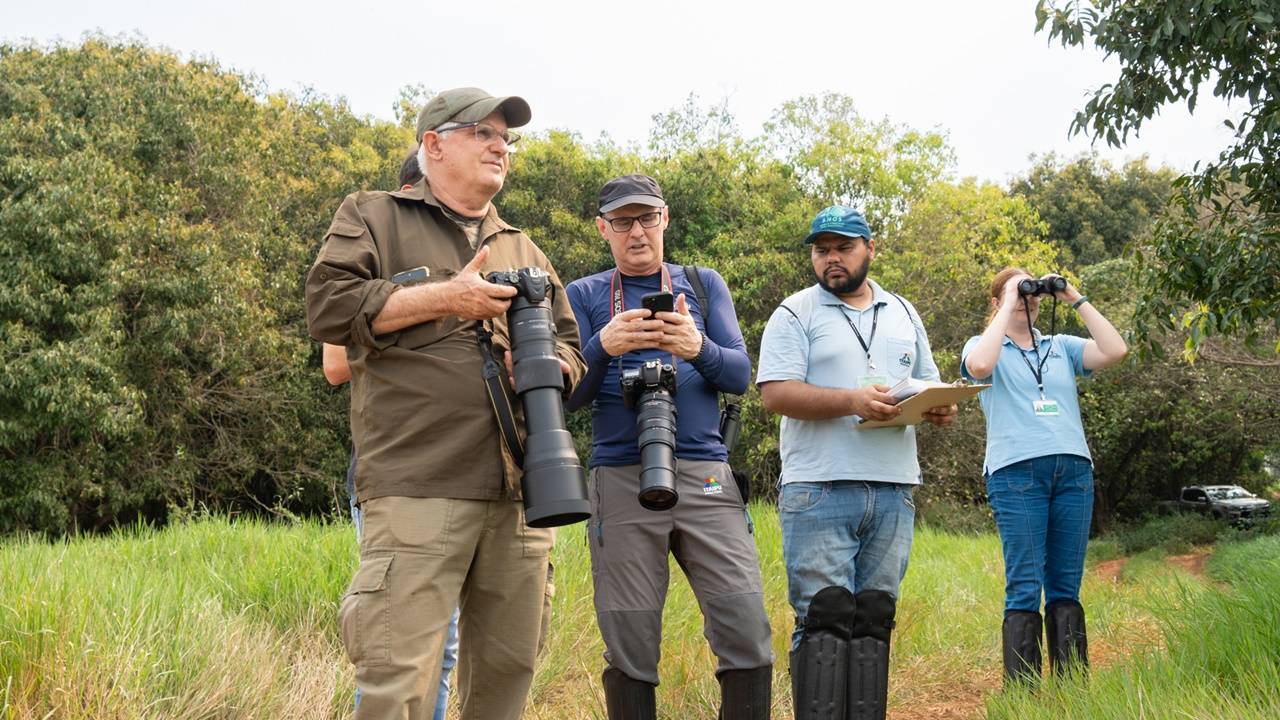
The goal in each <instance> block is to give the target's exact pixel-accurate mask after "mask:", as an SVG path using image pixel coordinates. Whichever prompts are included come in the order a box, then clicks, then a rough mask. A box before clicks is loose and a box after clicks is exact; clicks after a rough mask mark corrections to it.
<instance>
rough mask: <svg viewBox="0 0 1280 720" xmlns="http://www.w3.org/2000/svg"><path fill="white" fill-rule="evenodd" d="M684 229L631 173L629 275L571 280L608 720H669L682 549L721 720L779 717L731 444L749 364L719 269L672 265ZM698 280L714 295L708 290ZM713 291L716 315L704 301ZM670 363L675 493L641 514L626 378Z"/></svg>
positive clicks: (610, 226) (613, 184)
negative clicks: (653, 364)
mask: <svg viewBox="0 0 1280 720" xmlns="http://www.w3.org/2000/svg"><path fill="white" fill-rule="evenodd" d="M669 221H670V216H669V212H668V209H667V204H666V201H665V200H664V199H663V196H662V189H661V188H660V187H659V186H658V183H657V182H655V181H654V180H653V179H652V178H650V177H648V176H645V175H624V176H622V177H619V178H615V179H613V180H611V181H609V182H608V183H606V184H605V186H604V188H603V189H602V190H601V192H600V215H599V217H597V218H596V227H597V228H598V229H599V231H600V235H601V236H602V237H603V238H604V239H605V240H606V241H608V243H609V249H610V251H611V252H612V254H613V259H614V262H615V264H616V267H615V268H613V269H611V270H606V271H604V272H601V273H597V274H595V275H592V276H590V277H586V278H582V279H581V280H577V281H575V282H573V283H570V284H569V287H568V288H567V294H568V296H569V304H570V306H571V307H572V308H573V313H574V316H575V317H576V319H577V321H578V328H579V332H580V334H581V339H582V346H583V356H584V357H585V359H586V361H587V374H586V377H584V378H583V380H582V383H581V384H579V385H578V387H577V389H576V390H575V392H574V393H573V395H572V396H571V397H570V399H569V403H568V407H569V409H576V408H579V407H584V406H586V405H588V404H590V405H591V408H592V433H591V441H592V451H591V462H590V465H591V472H590V477H591V499H592V505H593V507H592V510H593V512H592V519H591V520H590V521H589V522H588V534H589V544H590V548H591V568H592V578H593V582H594V589H595V607H596V618H597V621H598V622H599V625H600V632H601V635H602V636H603V637H604V642H605V654H604V658H605V662H606V669H605V671H604V689H605V699H606V703H607V706H608V717H609V719H610V720H621V719H627V720H644V719H650V718H654V717H656V712H657V711H656V704H655V697H654V688H655V687H656V686H657V684H658V654H659V646H660V644H661V639H662V606H663V603H664V601H665V599H666V591H667V581H668V572H667V568H668V561H667V555H668V553H670V554H673V555H674V556H675V557H676V560H677V561H678V562H679V563H680V567H681V568H682V569H684V571H685V575H686V576H687V577H688V579H689V584H690V586H691V587H692V588H693V591H694V593H695V594H696V595H697V597H698V603H699V605H700V607H701V608H702V613H703V617H704V619H705V620H704V622H705V635H706V637H707V640H708V641H709V642H710V644H711V650H712V652H714V653H715V655H716V657H717V658H718V660H719V662H718V665H717V668H716V675H717V677H718V679H719V681H720V688H721V717H723V718H734V719H742V720H754V719H755V718H767V717H768V716H769V705H770V701H769V698H770V679H771V675H772V664H773V652H772V650H771V647H770V635H769V621H768V617H767V616H766V615H765V611H764V595H763V591H762V587H761V582H760V569H759V561H758V558H757V556H756V548H755V543H754V542H753V540H752V537H751V534H750V531H749V529H748V525H747V517H746V515H745V513H744V512H743V500H742V497H741V493H740V492H739V490H738V487H737V485H736V484H735V482H734V480H733V476H732V472H731V471H730V469H729V464H728V451H727V450H726V449H725V446H724V442H723V438H722V437H721V434H720V422H719V418H720V407H719V402H718V394H719V393H720V392H725V393H730V394H735V395H736V394H740V393H742V392H743V391H744V390H745V389H746V387H747V384H748V382H750V379H751V360H750V358H748V356H747V348H746V343H745V342H744V341H743V339H742V331H741V330H740V329H739V328H738V319H737V315H736V314H735V313H734V309H733V298H732V297H730V295H729V289H728V287H726V285H725V282H724V280H723V279H722V278H721V277H720V275H719V274H718V273H716V272H715V271H714V270H709V269H697V270H695V271H696V272H697V274H698V277H697V278H696V279H695V280H691V279H690V277H689V276H688V275H687V274H686V270H685V269H684V268H681V267H680V266H676V265H669V264H667V263H664V262H663V232H664V231H665V230H666V227H667V224H668V222H669ZM697 281H700V282H701V285H702V287H704V288H705V293H699V292H698V291H697V289H698V288H697V286H696V285H695V284H694V283H695V282H697ZM700 294H705V296H706V298H707V302H706V304H707V306H708V307H702V306H701V305H702V303H701V302H700V301H699V299H698V296H699V295H700ZM651 360H658V361H660V363H662V364H669V365H670V366H671V368H672V369H673V370H674V373H675V378H674V387H675V392H674V393H673V398H672V399H673V400H674V403H675V411H676V423H675V425H676V430H675V453H674V454H675V458H676V460H675V465H676V466H675V487H674V489H675V497H676V503H675V505H674V506H671V507H669V508H667V509H663V510H651V509H647V508H646V507H643V506H641V504H640V501H639V500H638V498H637V495H638V493H639V490H640V485H641V469H642V465H641V456H640V449H639V445H638V440H639V434H638V432H637V428H636V417H637V412H636V410H635V409H633V408H632V407H630V406H629V405H628V402H627V399H626V398H624V396H623V390H622V386H621V383H620V378H621V376H622V374H623V373H624V372H625V371H629V370H634V369H636V368H639V367H641V366H642V365H643V364H645V363H646V362H647V361H651Z"/></svg>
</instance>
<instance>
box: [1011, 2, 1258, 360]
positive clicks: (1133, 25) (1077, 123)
mask: <svg viewBox="0 0 1280 720" xmlns="http://www.w3.org/2000/svg"><path fill="white" fill-rule="evenodd" d="M1036 16H1037V25H1036V28H1037V30H1038V31H1039V30H1043V29H1045V28H1048V32H1049V37H1050V38H1051V39H1052V38H1057V39H1058V40H1060V41H1061V42H1062V43H1063V45H1076V46H1083V45H1084V44H1085V43H1086V41H1091V42H1092V43H1093V44H1094V45H1096V46H1097V47H1098V48H1100V49H1101V50H1102V51H1103V52H1104V53H1106V55H1107V56H1108V57H1114V58H1116V59H1117V60H1119V62H1120V73H1119V76H1118V77H1117V78H1116V81H1115V82H1114V83H1109V84H1107V85H1104V86H1103V87H1101V88H1099V89H1098V90H1097V92H1096V93H1095V94H1094V95H1093V97H1092V98H1090V99H1089V101H1088V102H1087V103H1086V104H1085V106H1084V108H1083V109H1082V110H1081V111H1080V112H1079V113H1078V114H1077V115H1076V117H1075V120H1074V122H1073V123H1072V129H1073V130H1074V131H1084V132H1087V133H1088V134H1090V135H1092V136H1094V137H1095V138H1099V139H1104V140H1106V142H1107V143H1108V144H1110V145H1113V146H1120V145H1122V144H1123V143H1124V142H1125V140H1127V138H1128V136H1129V134H1130V133H1131V132H1132V133H1136V132H1137V131H1138V130H1139V129H1140V128H1141V127H1142V123H1143V122H1145V121H1146V120H1148V119H1150V118H1151V117H1153V116H1154V115H1155V114H1156V113H1158V112H1159V111H1160V109H1161V108H1162V107H1164V106H1165V105H1168V104H1170V103H1180V102H1183V101H1185V102H1186V103H1187V106H1188V108H1189V109H1191V110H1194V109H1195V106H1196V101H1197V99H1198V98H1199V96H1200V92H1201V91H1202V89H1203V88H1205V87H1209V88H1210V89H1211V92H1212V93H1213V94H1214V95H1215V96H1217V97H1220V98H1225V99H1229V100H1233V101H1235V102H1237V103H1240V104H1241V105H1243V106H1244V108H1245V109H1244V111H1243V112H1242V113H1241V115H1240V117H1238V118H1237V119H1236V120H1235V121H1234V122H1228V126H1229V127H1231V128H1232V129H1233V130H1234V131H1235V140H1234V142H1233V144H1232V145H1230V146H1229V147H1227V148H1226V149H1224V150H1223V151H1222V152H1221V153H1220V155H1219V156H1218V159H1217V160H1216V161H1214V162H1210V163H1207V164H1205V165H1204V166H1203V167H1200V166H1197V168H1196V171H1195V172H1193V173H1191V174H1188V175H1185V176H1183V177H1182V178H1180V179H1179V180H1178V182H1177V183H1176V184H1177V188H1178V196H1177V197H1178V201H1179V204H1180V205H1181V208H1182V212H1181V213H1180V214H1179V215H1178V216H1176V217H1174V218H1171V219H1170V221H1169V222H1167V223H1164V224H1162V226H1161V227H1160V228H1158V231H1157V232H1156V233H1155V235H1154V237H1153V240H1152V243H1151V246H1150V247H1149V248H1148V249H1147V250H1146V251H1145V252H1144V253H1143V254H1142V256H1141V257H1142V258H1143V261H1144V272H1145V275H1146V281H1145V282H1144V283H1143V285H1142V289H1141V292H1142V302H1141V303H1139V304H1138V306H1137V312H1138V313H1139V316H1138V320H1139V322H1138V323H1137V325H1136V329H1137V330H1138V332H1139V334H1140V335H1141V336H1142V337H1144V338H1147V339H1148V341H1149V344H1150V346H1151V347H1152V348H1153V349H1157V350H1158V349H1159V347H1160V345H1159V339H1158V337H1156V336H1155V335H1154V334H1153V333H1155V332H1157V331H1175V330H1176V331H1183V330H1185V331H1187V340H1186V347H1187V350H1188V351H1189V353H1190V354H1192V355H1194V352H1195V350H1196V348H1197V347H1198V346H1199V344H1200V343H1201V342H1202V341H1203V339H1204V338H1206V337H1208V336H1210V335H1214V334H1226V335H1243V336H1245V337H1247V338H1250V339H1254V338H1257V337H1260V336H1262V335H1263V333H1265V332H1266V328H1268V327H1269V328H1270V329H1271V332H1275V331H1280V273H1277V272H1275V268H1276V267H1280V92H1278V91H1280V84H1278V83H1277V80H1276V78H1277V77H1280V29H1278V28H1277V25H1276V22H1277V18H1278V17H1280V2H1277V1H1276V0H1096V1H1089V2H1085V1H1080V0H1066V1H1065V2H1061V3H1059V2H1053V1H1051V0H1040V2H1038V3H1037V6H1036ZM1276 350H1277V351H1280V342H1278V343H1277V344H1276Z"/></svg>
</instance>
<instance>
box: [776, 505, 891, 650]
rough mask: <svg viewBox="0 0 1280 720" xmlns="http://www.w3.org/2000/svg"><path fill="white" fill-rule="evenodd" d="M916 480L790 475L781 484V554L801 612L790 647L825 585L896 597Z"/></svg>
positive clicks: (794, 606) (791, 594)
mask: <svg viewBox="0 0 1280 720" xmlns="http://www.w3.org/2000/svg"><path fill="white" fill-rule="evenodd" d="M912 487H913V486H911V485H901V484H898V483H876V482H859V481H850V480H838V481H832V482H793V483H786V484H785V485H783V486H782V493H781V494H780V495H779V497H778V516H779V518H780V519H781V521H782V556H783V559H784V560H785V561H786V564H787V593H788V596H789V599H790V600H791V607H792V609H793V610H795V613H796V629H795V631H794V632H793V633H792V635H791V647H792V649H795V648H796V647H797V646H798V645H799V643H800V636H801V628H802V622H803V619H804V618H805V616H806V615H807V614H808V612H809V601H810V600H812V599H813V596H814V595H815V594H817V592H818V591H819V590H821V589H822V588H824V587H829V586H832V585H839V586H842V587H845V588H848V590H849V592H852V593H859V592H862V591H863V590H883V591H885V592H887V593H889V594H890V595H893V596H894V597H895V598H896V597H897V596H898V585H899V584H900V583H901V582H902V578H903V576H905V575H906V574H907V559H908V557H909V556H910V554H911V533H912V529H913V526H914V524H915V517H916V506H915V503H914V502H913V501H912V499H911V492H912Z"/></svg>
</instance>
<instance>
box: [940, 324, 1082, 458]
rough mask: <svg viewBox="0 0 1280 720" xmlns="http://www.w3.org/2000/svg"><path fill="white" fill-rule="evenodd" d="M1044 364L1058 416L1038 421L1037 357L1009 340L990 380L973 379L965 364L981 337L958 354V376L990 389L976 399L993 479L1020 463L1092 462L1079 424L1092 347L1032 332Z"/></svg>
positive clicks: (1048, 394)
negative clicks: (1081, 385)
mask: <svg viewBox="0 0 1280 720" xmlns="http://www.w3.org/2000/svg"><path fill="white" fill-rule="evenodd" d="M1032 332H1033V333H1034V335H1035V341H1036V347H1037V349H1038V350H1039V351H1040V359H1042V360H1044V359H1045V354H1046V353H1047V354H1048V359H1047V360H1045V363H1044V396H1045V397H1046V398H1047V399H1049V400H1056V401H1057V402H1058V415H1056V416H1038V415H1036V412H1035V407H1034V403H1035V402H1036V401H1037V400H1039V399H1040V390H1039V389H1038V388H1037V387H1036V376H1035V374H1034V373H1032V372H1031V367H1030V366H1029V365H1028V364H1027V362H1024V361H1023V358H1025V359H1026V360H1027V361H1029V362H1030V363H1031V364H1033V365H1034V364H1035V362H1036V356H1035V353H1033V352H1032V351H1030V350H1027V351H1023V350H1022V349H1021V348H1019V347H1018V346H1017V345H1015V344H1014V342H1013V341H1012V340H1010V339H1009V338H1008V337H1005V339H1004V343H1003V344H1002V345H1001V346H1000V357H999V359H997V360H996V367H995V369H994V370H993V371H992V373H991V377H990V378H975V377H973V376H972V375H970V374H969V370H968V368H966V367H965V364H964V361H965V358H966V357H968V356H969V352H970V351H972V350H973V347H974V346H975V345H977V344H978V336H976V335H975V336H974V337H971V338H969V341H968V342H966V343H965V344H964V350H962V351H960V372H961V373H963V374H964V376H965V378H967V379H969V380H972V381H974V382H984V383H988V382H989V383H991V387H990V388H988V389H987V390H984V391H983V392H981V393H979V394H978V400H979V401H980V402H981V403H982V414H983V415H985V416H986V418H987V457H986V460H985V461H984V462H983V471H984V472H986V473H993V472H995V471H996V470H999V469H1000V468H1002V467H1005V466H1007V465H1012V464H1014V463H1016V462H1021V461H1023V460H1029V459H1031V458H1035V457H1043V456H1045V455H1079V456H1080V457H1083V458H1087V459H1088V460H1090V461H1091V462H1092V460H1093V456H1092V455H1090V454H1089V445H1088V443H1086V442H1085V439H1084V425H1082V424H1081V422H1080V396H1079V395H1078V394H1077V392H1076V378H1077V377H1086V378H1087V377H1089V376H1090V375H1091V374H1092V372H1091V371H1089V370H1085V368H1084V346H1085V344H1087V343H1088V342H1089V341H1088V340H1086V339H1084V338H1081V337H1076V336H1074V335H1051V336H1044V335H1041V334H1040V331H1039V330H1034V329H1033V330H1032Z"/></svg>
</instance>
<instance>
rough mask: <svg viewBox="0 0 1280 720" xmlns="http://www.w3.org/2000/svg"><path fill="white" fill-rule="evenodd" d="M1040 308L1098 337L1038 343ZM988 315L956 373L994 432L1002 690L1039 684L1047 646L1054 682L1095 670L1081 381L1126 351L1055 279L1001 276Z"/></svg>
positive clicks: (992, 488) (1088, 464)
mask: <svg viewBox="0 0 1280 720" xmlns="http://www.w3.org/2000/svg"><path fill="white" fill-rule="evenodd" d="M1020 286H1021V287H1020ZM1042 296H1053V297H1056V298H1057V299H1058V300H1060V301H1062V302H1066V303H1070V305H1071V307H1072V308H1073V309H1075V310H1076V311H1077V312H1079V314H1080V318H1081V319H1082V320H1083V321H1084V325H1085V327H1086V328H1087V329H1088V331H1089V334H1090V336H1091V337H1090V338H1082V337H1076V336H1073V335H1062V334H1058V335H1042V334H1041V333H1040V331H1039V330H1038V329H1036V326H1035V325H1036V319H1037V318H1038V317H1039V314H1040V306H1041V297H1042ZM990 303H991V314H990V316H989V318H988V324H987V328H986V330H984V331H983V332H982V334H981V335H978V336H975V337H972V338H970V339H969V341H968V342H966V343H965V346H964V350H963V351H962V352H961V354H960V367H961V370H962V372H963V373H964V375H965V377H967V378H969V379H971V380H975V381H981V382H988V383H991V388H989V389H988V390H986V391H985V392H983V393H982V394H981V395H980V396H979V397H980V399H981V402H982V412H983V414H984V415H985V416H986V422H987V451H986V458H985V459H984V461H983V474H984V475H985V477H986V483H987V498H988V499H989V500H990V503H991V510H992V512H993V513H994V514H995V520H996V527H997V529H998V530H999V532H1000V544H1001V548H1002V550H1003V554H1004V572H1005V602H1004V622H1003V624H1002V630H1001V644H1002V647H1003V653H1002V654H1003V660H1004V676H1005V681H1006V684H1007V683H1010V682H1015V683H1016V682H1026V681H1035V680H1038V679H1039V677H1040V672H1041V637H1042V635H1045V636H1047V638H1048V646H1049V647H1048V651H1049V653H1048V654H1049V665H1050V667H1051V668H1052V670H1053V671H1054V672H1057V673H1065V672H1068V671H1070V670H1072V669H1080V670H1083V669H1084V668H1085V667H1087V665H1088V661H1089V652H1088V638H1087V634H1086V631H1085V616H1084V607H1083V606H1082V605H1081V604H1080V581H1081V577H1082V576H1083V574H1084V559H1085V549H1086V546H1087V544H1088V541H1089V523H1090V520H1091V518H1092V513H1093V465H1092V460H1091V456H1090V454H1089V446H1088V445H1087V444H1086V442H1085V435H1084V426H1083V424H1082V422H1081V419H1080V403H1079V396H1078V393H1077V389H1076V378H1081V377H1088V376H1089V375H1090V373H1092V371H1094V370H1098V369H1101V368H1105V367H1108V366H1110V365H1114V364H1116V363H1118V362H1120V360H1121V359H1123V358H1124V356H1125V353H1126V352H1128V348H1127V347H1126V345H1125V342H1124V339H1123V338H1121V337H1120V333H1118V332H1116V329H1115V327H1113V326H1112V325H1111V323H1110V322H1108V321H1107V319H1106V318H1105V317H1103V316H1102V313H1100V312H1098V310H1097V308H1095V307H1094V306H1093V304H1092V303H1090V302H1089V298H1087V297H1085V296H1083V295H1081V294H1080V293H1079V291H1077V290H1076V289H1075V287H1073V286H1072V285H1071V283H1069V282H1067V281H1066V279H1065V278H1062V277H1060V276H1057V275H1046V276H1044V277H1043V278H1039V279H1037V278H1033V277H1032V276H1031V274H1030V273H1028V272H1027V271H1025V270H1023V269H1021V268H1006V269H1004V270H1001V271H1000V272H999V273H997V274H996V276H995V279H994V280H992V282H991V300H990ZM1042 594H1043V600H1044V620H1043V624H1042V622H1041V615H1040V603H1041V596H1042Z"/></svg>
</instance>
